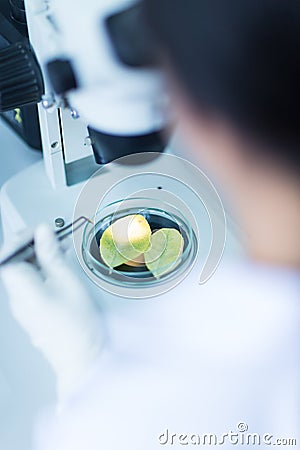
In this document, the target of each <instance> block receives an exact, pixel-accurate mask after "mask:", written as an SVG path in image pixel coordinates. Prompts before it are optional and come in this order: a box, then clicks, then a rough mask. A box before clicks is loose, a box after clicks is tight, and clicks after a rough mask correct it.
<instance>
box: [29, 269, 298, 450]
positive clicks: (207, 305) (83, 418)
mask: <svg viewBox="0 0 300 450" xmlns="http://www.w3.org/2000/svg"><path fill="white" fill-rule="evenodd" d="M197 280H198V274H197V272H193V273H192V275H191V276H190V277H188V278H187V280H186V281H185V282H183V283H182V284H181V285H180V286H177V288H175V289H174V290H172V291H170V292H169V293H167V294H166V295H164V296H163V297H161V298H154V299H150V300H141V301H128V300H127V301H126V300H123V302H124V304H123V306H121V307H120V308H114V309H113V310H112V311H111V312H108V313H107V317H106V319H107V324H108V327H109V335H110V339H109V341H108V342H107V343H106V348H105V350H104V352H103V354H102V356H101V358H100V360H99V361H98V362H97V365H96V366H95V367H94V370H93V373H92V375H90V377H89V379H88V380H86V382H85V384H84V385H83V386H82V388H81V390H80V391H78V393H77V394H76V395H75V396H74V397H73V398H72V399H70V401H69V404H68V405H67V407H66V408H65V409H64V410H63V411H62V412H61V413H60V415H55V414H54V413H53V415H51V414H50V413H47V414H46V415H45V416H44V417H43V418H42V419H41V420H40V421H39V425H38V427H37V431H36V434H35V449H37V450H54V449H55V450H150V449H151V450H152V449H162V448H174V449H179V448H180V449H182V448H185V447H186V448H195V447H196V448H197V446H198V448H199V438H201V439H203V434H205V433H212V434H215V435H216V436H217V438H218V442H221V441H222V439H223V438H221V435H222V434H223V433H228V432H230V431H232V432H234V433H237V435H238V437H237V435H236V436H235V437H233V438H232V439H233V441H234V440H236V439H241V440H240V441H239V444H238V445H235V446H234V445H233V444H232V443H229V441H226V440H225V443H224V445H223V446H220V445H219V447H220V448H228V449H231V448H234V447H237V448H243V447H242V444H241V442H242V439H243V436H242V434H244V439H245V436H246V434H247V433H260V438H261V439H263V436H264V434H266V433H267V434H269V435H273V437H272V438H270V437H269V438H266V439H269V441H268V442H269V444H267V446H265V448H270V447H269V445H273V444H274V442H275V439H280V438H289V439H292V438H293V439H297V440H298V443H297V445H296V446H295V445H291V446H289V445H285V446H284V448H294V449H295V448H300V358H299V353H300V350H299V345H300V344H299V343H300V303H299V301H300V298H299V297H300V296H299V293H300V289H299V287H300V286H299V284H300V275H299V273H297V272H292V271H287V270H281V269H275V268H272V269H271V268H268V267H265V266H256V265H253V264H250V263H245V264H241V265H239V266H225V265H224V264H222V265H221V267H220V268H219V269H218V271H217V273H216V274H215V275H214V277H213V278H212V279H211V281H210V282H208V283H207V284H206V285H204V286H199V285H198V284H197ZM121 302H122V301H121V300H120V305H121ZM239 423H244V424H247V426H248V431H247V433H242V431H243V429H241V431H239V430H238V429H237V426H238V424H239ZM240 427H242V425H239V428H240ZM174 434H176V437H174V436H173V438H172V437H171V436H172V435H174ZM180 435H183V436H181V438H180V437H179V436H180ZM193 435H196V436H193ZM197 435H198V440H197ZM185 436H187V437H185ZM159 437H160V440H159ZM180 439H181V440H180ZM207 439H208V438H207ZM212 439H214V438H212ZM228 439H229V438H228ZM247 439H248V438H247ZM249 439H250V438H249ZM257 439H258V438H257ZM197 442H198V444H197V445H196V444H195V443H197ZM207 442H208V441H207ZM235 442H236V441H235ZM256 442H257V441H256ZM270 442H271V444H270ZM284 442H285V441H284ZM192 444H194V445H192ZM251 447H252V448H264V445H263V444H262V443H261V445H260V446H257V447H256V446H251Z"/></svg>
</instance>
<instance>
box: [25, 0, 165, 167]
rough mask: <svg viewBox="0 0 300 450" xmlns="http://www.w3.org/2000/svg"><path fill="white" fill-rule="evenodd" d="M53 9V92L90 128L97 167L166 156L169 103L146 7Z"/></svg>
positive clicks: (124, 2)
mask: <svg viewBox="0 0 300 450" xmlns="http://www.w3.org/2000/svg"><path fill="white" fill-rule="evenodd" d="M28 3H29V1H28ZM75 5H76V6H75ZM49 8H50V12H51V20H52V22H53V24H52V25H53V26H54V27H55V29H56V30H57V32H56V38H55V42H56V48H52V50H51V52H50V54H49V55H47V57H46V58H44V64H45V73H46V77H47V78H48V86H51V88H52V90H54V92H55V95H56V96H58V97H60V98H62V99H63V101H64V103H65V104H66V105H69V106H70V107H71V108H72V110H73V111H76V113H78V114H79V115H80V117H81V119H82V120H83V121H84V122H85V124H86V125H87V126H88V129H89V136H90V138H91V142H92V145H93V150H94V154H95V159H96V162H97V163H101V164H103V163H107V162H109V161H111V160H114V159H117V158H119V157H121V156H125V155H128V154H132V153H140V152H162V151H163V150H164V147H165V144H164V142H163V140H162V137H161V131H162V130H163V129H164V127H165V116H164V109H165V104H166V98H165V96H164V93H163V89H162V86H163V81H162V78H161V75H160V73H159V72H158V71H157V70H156V69H155V67H153V65H152V63H153V54H152V48H151V43H150V39H148V35H147V28H146V26H145V25H144V24H143V17H142V7H141V4H139V3H136V2H135V1H132V0H131V1H128V0H100V1H99V0H79V1H76V4H74V1H73V0H64V1H63V2H62V1H61V0H51V1H50V2H49Z"/></svg>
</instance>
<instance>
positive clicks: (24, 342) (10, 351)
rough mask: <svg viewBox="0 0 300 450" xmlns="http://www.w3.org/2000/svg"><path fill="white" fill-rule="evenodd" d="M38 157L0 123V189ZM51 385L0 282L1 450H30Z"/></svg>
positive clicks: (50, 397)
mask: <svg viewBox="0 0 300 450" xmlns="http://www.w3.org/2000/svg"><path fill="white" fill-rule="evenodd" d="M40 158H41V153H40V152H38V151H35V150H31V149H29V148H27V147H26V145H25V144H24V143H23V142H22V140H21V139H19V138H18V137H17V136H16V135H15V134H14V133H13V132H12V131H11V130H10V129H9V128H8V127H7V125H6V124H5V123H4V122H3V121H2V120H0V187H1V186H2V185H3V184H4V183H5V182H6V181H7V180H8V179H9V178H11V177H12V176H14V175H15V174H16V173H18V172H19V171H21V170H22V169H24V168H26V167H28V166H29V165H30V164H32V163H34V162H36V161H39V160H40ZM0 207H1V205H0ZM1 245H2V233H1V225H0V246H1ZM53 382H54V379H53V375H52V373H51V370H50V369H49V367H48V366H47V364H46V362H45V361H44V360H43V358H42V356H41V355H40V354H39V353H38V352H37V351H36V350H35V349H34V348H33V347H32V346H31V344H30V342H29V339H28V337H27V335H26V334H25V333H24V332H23V331H22V330H21V329H20V327H19V326H18V325H17V323H16V322H15V321H14V320H13V318H12V316H11V313H10V311H9V306H8V299H7V296H6V293H5V291H4V289H3V286H2V284H1V281H0V449H1V450H32V442H31V441H32V427H33V424H34V420H35V417H36V415H37V413H38V411H39V410H41V409H42V408H43V405H46V404H48V403H49V402H51V399H52V398H53V396H54V386H53Z"/></svg>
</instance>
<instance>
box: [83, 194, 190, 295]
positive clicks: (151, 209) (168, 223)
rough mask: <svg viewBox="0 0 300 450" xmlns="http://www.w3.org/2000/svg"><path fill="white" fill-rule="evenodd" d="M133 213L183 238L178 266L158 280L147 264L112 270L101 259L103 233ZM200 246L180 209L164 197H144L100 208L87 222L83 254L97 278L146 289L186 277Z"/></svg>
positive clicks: (150, 223) (153, 228)
mask: <svg viewBox="0 0 300 450" xmlns="http://www.w3.org/2000/svg"><path fill="white" fill-rule="evenodd" d="M132 214H141V215H142V216H144V217H145V218H146V220H147V221H148V223H149V225H150V227H151V230H152V231H156V230H159V229H161V228H175V229H177V230H178V231H179V232H180V233H181V235H182V237H183V240H184V247H183V252H182V254H181V256H180V257H179V258H178V261H177V264H176V267H174V268H173V269H172V270H170V271H169V272H168V273H166V274H164V275H162V276H161V277H160V278H158V279H157V278H155V277H154V276H153V274H152V273H151V272H150V271H149V270H148V269H147V267H146V266H145V265H142V266H138V267H132V266H129V265H127V264H122V265H121V266H119V267H116V268H114V269H111V268H109V267H108V266H107V265H106V264H105V263H104V262H103V260H102V258H101V255H100V250H99V245H100V239H101V236H102V234H103V232H104V231H105V230H106V228H107V227H109V226H110V225H112V223H114V222H115V221H116V220H118V219H121V218H122V217H125V216H128V215H132ZM197 246H198V243H197V238H196V235H195V232H194V230H193V228H192V227H191V225H190V223H189V222H188V220H187V219H186V217H185V216H184V215H183V214H182V213H181V211H180V210H179V209H177V208H176V207H175V206H173V205H171V204H170V203H167V202H164V201H161V200H157V199H154V198H153V199H152V198H142V197H140V198H129V199H125V200H119V201H116V202H114V203H111V204H109V205H107V206H105V207H103V208H101V209H99V210H98V212H97V213H96V215H95V217H94V220H93V223H87V225H86V226H85V229H84V233H83V241H82V256H83V260H84V262H85V264H86V266H87V267H88V269H89V270H90V271H91V272H92V273H93V274H94V275H96V277H98V278H100V279H102V280H104V281H106V282H108V283H110V284H113V285H116V286H122V287H124V286H128V287H130V288H132V287H136V288H142V287H150V286H153V285H158V284H163V283H166V282H169V281H171V280H172V279H175V278H177V277H179V276H181V277H182V275H183V274H184V272H186V271H187V270H189V269H190V267H191V266H192V265H193V262H194V260H195V258H196V255H197V250H198V247H197ZM166 269H167V267H166Z"/></svg>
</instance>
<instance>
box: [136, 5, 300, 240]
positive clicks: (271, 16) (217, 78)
mask: <svg viewBox="0 0 300 450" xmlns="http://www.w3.org/2000/svg"><path fill="white" fill-rule="evenodd" d="M144 4H145V13H146V17H147V21H148V23H149V24H150V27H151V29H152V32H153V33H154V37H155V39H156V40H157V42H158V47H159V54H160V56H161V61H162V62H163V65H164V66H165V68H166V70H167V73H168V74H169V77H170V85H171V87H172V89H171V91H172V94H173V101H174V103H175V106H176V109H177V116H178V118H179V122H180V127H181V130H182V131H183V133H184V137H185V139H187V141H188V144H189V146H190V147H191V148H192V150H193V158H195V159H196V160H198V161H199V162H200V163H201V164H202V167H203V166H204V167H205V168H206V169H207V170H208V172H210V173H211V174H212V175H213V176H214V177H215V179H216V181H219V182H221V183H222V184H223V187H224V188H225V190H227V191H229V193H230V194H231V196H232V198H233V200H234V206H235V207H236V208H237V210H238V213H239V214H240V218H241V219H242V221H244V223H243V225H244V226H245V227H246V228H247V227H248V225H251V221H252V222H253V223H252V225H254V221H255V220H257V217H256V216H257V215H259V217H260V218H261V220H260V224H259V226H260V229H259V232H260V233H261V236H265V237H266V236H267V234H268V232H269V233H270V224H272V223H273V224H274V219H275V217H276V214H277V216H278V215H279V216H280V215H281V214H282V215H283V216H288V215H289V214H288V213H289V212H291V213H293V211H292V210H295V201H294V200H295V199H297V196H296V194H295V192H296V191H297V195H298V204H299V189H300V187H299V180H300V177H299V175H300V106H299V105H300V87H299V86H300V2H299V0H228V1H224V0H144ZM183 156H184V155H183ZM283 186H284V187H283ZM285 188H286V189H285ZM291 192H293V194H291V195H289V194H290V193H291ZM294 194H295V195H294ZM293 196H295V198H293V199H292V197H293ZM288 197H289V198H288ZM276 202H277V206H278V207H277V209H276ZM270 205H273V209H272V207H271V206H270ZM279 205H282V208H283V210H280V206H279ZM278 208H279V209H278ZM284 209H286V211H285V210H284ZM265 212H266V215H265V216H264V215H263V214H264V213H265ZM298 212H299V211H298ZM267 214H269V215H268V216H267ZM272 215H273V217H272ZM274 216H275V217H274ZM298 225H299V224H298ZM264 228H265V230H264ZM248 229H249V230H250V229H251V226H249V227H248ZM252 230H253V227H252ZM262 239H263V238H262Z"/></svg>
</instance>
